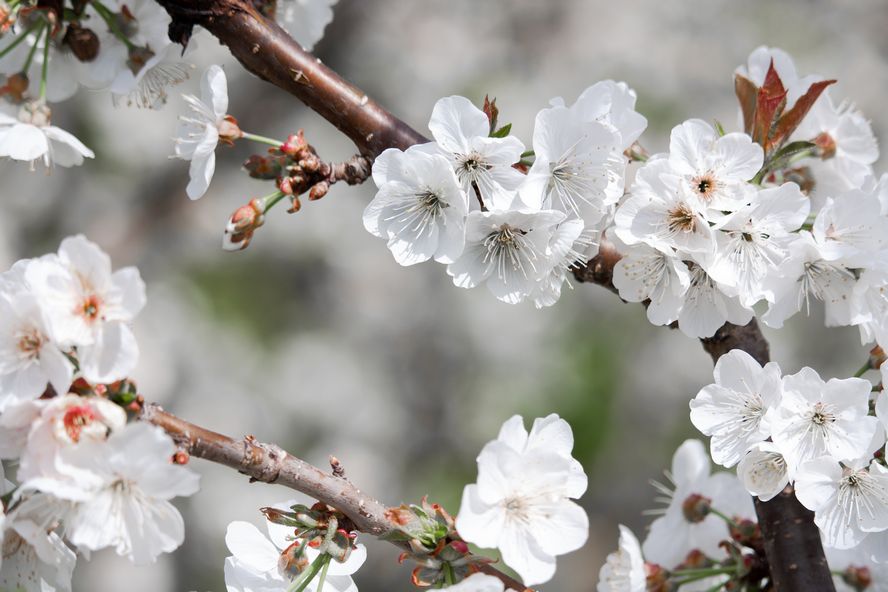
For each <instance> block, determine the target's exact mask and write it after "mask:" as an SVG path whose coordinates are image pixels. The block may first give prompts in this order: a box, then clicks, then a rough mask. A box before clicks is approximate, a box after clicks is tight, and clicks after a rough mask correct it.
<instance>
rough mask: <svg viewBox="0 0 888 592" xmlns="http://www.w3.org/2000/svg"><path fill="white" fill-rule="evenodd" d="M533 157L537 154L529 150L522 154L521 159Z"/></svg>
mask: <svg viewBox="0 0 888 592" xmlns="http://www.w3.org/2000/svg"><path fill="white" fill-rule="evenodd" d="M531 156H536V152H534V151H533V150H527V151H526V152H522V153H521V159H522V160H523V159H525V158H530V157H531Z"/></svg>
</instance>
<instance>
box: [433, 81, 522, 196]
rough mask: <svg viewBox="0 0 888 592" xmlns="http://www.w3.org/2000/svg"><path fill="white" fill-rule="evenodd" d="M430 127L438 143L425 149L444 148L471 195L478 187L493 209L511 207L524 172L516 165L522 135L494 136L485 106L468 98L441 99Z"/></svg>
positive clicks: (466, 190)
mask: <svg viewBox="0 0 888 592" xmlns="http://www.w3.org/2000/svg"><path fill="white" fill-rule="evenodd" d="M429 130H431V132H432V136H433V137H434V138H435V143H432V144H424V145H423V146H424V148H422V149H424V150H429V151H440V152H441V153H443V154H445V155H446V156H447V158H448V159H449V160H450V162H451V163H452V165H453V169H454V171H455V172H456V177H457V179H458V180H459V183H460V186H461V187H462V188H463V190H464V191H465V192H466V194H467V195H469V196H474V195H475V190H476V188H477V191H478V193H479V195H480V197H481V200H482V201H483V202H484V205H485V206H486V207H488V208H490V209H492V210H495V209H508V208H509V207H511V206H512V202H513V201H514V200H515V197H516V194H515V191H516V190H517V189H518V187H519V186H520V185H521V184H522V183H523V182H524V179H525V177H524V175H522V174H521V173H520V172H519V171H517V170H516V169H514V168H512V165H513V164H515V163H517V162H518V161H519V160H521V154H522V153H523V152H524V144H522V143H521V141H520V140H519V139H518V138H515V137H512V136H508V137H506V138H490V137H488V133H489V131H490V122H489V121H488V119H487V115H485V114H484V112H483V111H481V109H479V108H478V107H476V106H475V105H473V104H472V102H471V101H469V100H468V99H467V98H465V97H459V96H453V97H446V98H443V99H440V100H438V102H437V103H435V108H434V109H433V110H432V117H431V120H430V121H429Z"/></svg>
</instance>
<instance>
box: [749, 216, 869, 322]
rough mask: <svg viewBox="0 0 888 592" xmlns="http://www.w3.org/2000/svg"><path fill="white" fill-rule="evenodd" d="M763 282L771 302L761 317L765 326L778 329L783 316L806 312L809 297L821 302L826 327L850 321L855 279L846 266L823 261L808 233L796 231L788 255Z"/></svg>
mask: <svg viewBox="0 0 888 592" xmlns="http://www.w3.org/2000/svg"><path fill="white" fill-rule="evenodd" d="M765 282H766V283H767V285H768V287H769V290H770V292H771V294H772V302H770V304H769V306H768V311H767V312H766V313H765V314H764V315H762V317H761V318H762V321H763V322H764V323H765V324H766V325H768V326H769V327H774V328H776V329H779V328H781V327H782V326H783V323H784V322H785V321H786V319H788V318H789V317H791V316H793V315H794V314H796V313H797V312H799V311H802V310H804V311H805V313H806V314H809V313H810V308H811V298H812V297H813V298H814V299H815V300H820V301H821V302H823V305H824V310H825V322H826V325H827V326H828V327H835V326H843V325H850V324H851V315H852V308H851V305H852V297H853V294H854V286H855V284H856V282H857V278H856V277H855V275H854V272H853V271H851V269H849V268H848V267H846V266H844V265H842V264H840V263H836V262H833V261H826V260H825V259H824V258H823V256H822V255H821V252H820V243H818V242H817V241H816V240H815V239H814V237H813V235H812V234H811V233H810V232H807V231H801V232H799V233H798V234H797V238H796V240H794V241H793V242H792V244H790V246H789V256H788V257H787V258H786V259H784V260H783V261H782V262H781V263H780V266H779V267H777V268H774V269H772V270H771V273H770V274H769V276H768V277H767V278H766V280H765Z"/></svg>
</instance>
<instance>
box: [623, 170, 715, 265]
mask: <svg viewBox="0 0 888 592" xmlns="http://www.w3.org/2000/svg"><path fill="white" fill-rule="evenodd" d="M614 225H615V229H614V232H615V234H616V235H617V237H619V238H620V240H622V241H623V242H624V243H626V244H628V245H635V244H638V243H646V244H648V245H650V246H651V247H654V248H655V249H659V250H661V251H663V252H665V253H669V254H672V253H674V252H676V251H681V252H684V253H694V252H698V253H700V252H702V253H710V252H713V251H714V250H715V244H714V241H715V239H714V236H713V232H712V229H711V228H710V226H709V223H708V222H707V220H706V219H705V218H704V216H703V210H702V209H701V203H700V201H699V200H698V199H697V198H696V197H694V195H693V194H692V193H691V191H690V190H688V189H687V188H686V187H684V185H683V184H682V183H681V178H680V177H679V176H678V175H676V174H674V173H673V172H672V169H671V166H670V163H669V161H668V160H667V159H666V158H663V157H653V158H651V159H650V160H648V161H647V162H646V163H645V165H644V166H643V167H642V168H641V169H639V171H638V174H637V175H636V177H635V183H634V184H633V186H632V193H631V194H630V195H629V197H628V198H627V199H626V200H625V201H624V202H623V203H622V204H621V205H620V207H619V208H618V209H617V212H616V214H615V216H614Z"/></svg>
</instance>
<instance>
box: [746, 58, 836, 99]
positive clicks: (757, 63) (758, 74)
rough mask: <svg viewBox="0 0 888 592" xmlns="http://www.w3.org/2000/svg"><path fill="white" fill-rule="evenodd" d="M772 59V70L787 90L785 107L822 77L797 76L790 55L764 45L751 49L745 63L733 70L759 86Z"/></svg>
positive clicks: (763, 81) (814, 75) (812, 75)
mask: <svg viewBox="0 0 888 592" xmlns="http://www.w3.org/2000/svg"><path fill="white" fill-rule="evenodd" d="M772 61H773V64H774V70H775V71H776V72H777V75H778V76H780V80H781V82H782V83H783V86H784V88H786V90H787V97H786V108H787V109H790V108H792V106H793V105H794V104H795V102H796V100H797V99H798V98H799V97H800V96H802V95H803V94H804V93H805V91H807V90H808V88H809V87H810V86H811V84H813V83H814V82H818V81H820V80H822V79H823V77H822V76H819V75H816V74H811V75H807V76H799V74H798V71H797V70H796V66H795V62H794V61H793V59H792V56H790V55H789V54H788V53H787V52H785V51H784V50H782V49H780V48H777V47H767V46H764V45H762V46H759V47H757V48H755V49H754V50H752V53H750V54H749V58H748V59H747V62H746V64H745V65H743V66H738V67H737V69H736V70H735V72H736V73H737V74H740V75H741V76H744V77H745V78H748V79H749V80H750V81H752V82H753V83H754V84H755V85H756V86H759V87H761V86H763V85H764V83H765V76H766V75H767V73H768V69H769V68H770V66H771V63H772Z"/></svg>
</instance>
